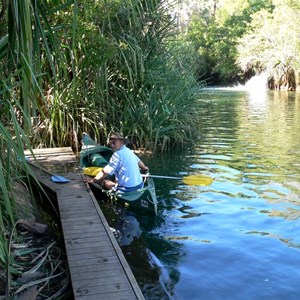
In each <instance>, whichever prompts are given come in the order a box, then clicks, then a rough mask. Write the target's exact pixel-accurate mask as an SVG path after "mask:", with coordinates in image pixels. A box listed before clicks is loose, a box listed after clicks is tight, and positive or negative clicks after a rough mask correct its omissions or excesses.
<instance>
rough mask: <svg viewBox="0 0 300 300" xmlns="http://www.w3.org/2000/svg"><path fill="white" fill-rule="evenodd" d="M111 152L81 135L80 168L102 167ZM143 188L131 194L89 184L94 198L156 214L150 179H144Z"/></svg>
mask: <svg viewBox="0 0 300 300" xmlns="http://www.w3.org/2000/svg"><path fill="white" fill-rule="evenodd" d="M112 154H113V151H112V149H111V148H108V147H105V146H101V145H99V144H97V143H96V142H95V141H94V140H93V139H92V138H91V137H90V136H89V135H88V134H87V133H84V134H83V138H82V149H81V152H80V156H79V160H80V166H81V168H83V169H84V168H86V167H104V166H105V165H106V164H107V163H108V161H109V159H110V157H111V156H112ZM144 180H145V182H144V187H143V188H141V189H137V190H135V191H132V192H122V191H111V190H110V191H108V190H105V189H103V188H102V187H101V186H100V185H99V184H94V183H93V184H91V188H92V191H93V192H94V194H95V196H96V197H99V198H100V197H110V198H115V199H117V200H118V201H120V202H122V203H125V204H127V205H129V206H132V207H135V208H139V209H142V210H144V211H147V212H151V213H154V214H157V198H156V191H155V186H154V182H153V179H152V178H149V177H146V178H145V179H144Z"/></svg>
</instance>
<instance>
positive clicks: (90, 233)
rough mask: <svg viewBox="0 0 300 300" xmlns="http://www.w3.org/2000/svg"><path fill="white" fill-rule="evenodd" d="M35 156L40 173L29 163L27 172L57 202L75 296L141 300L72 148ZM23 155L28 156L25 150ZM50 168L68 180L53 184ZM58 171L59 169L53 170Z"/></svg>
mask: <svg viewBox="0 0 300 300" xmlns="http://www.w3.org/2000/svg"><path fill="white" fill-rule="evenodd" d="M34 153H35V157H36V162H34V163H35V164H38V166H40V167H42V168H43V169H41V168H37V167H35V166H34V165H33V166H32V169H33V170H34V173H35V174H36V176H37V178H38V180H39V181H40V182H41V184H42V185H43V186H45V187H47V189H50V190H51V191H53V193H54V194H55V195H56V198H57V201H58V207H59V213H60V219H61V225H62V229H63V235H64V241H65V247H66V252H67V257H68V263H69V269H70V275H71V281H72V286H73V293H74V298H75V299H80V300H84V299H88V300H92V299H105V300H109V299H113V300H118V299H120V300H121V299H122V300H123V299H124V300H130V299H144V297H143V294H142V292H141V290H140V288H139V286H138V284H137V282H136V280H135V278H134V276H133V274H132V272H131V270H130V268H129V266H128V263H127V262H126V260H125V258H124V256H123V253H122V251H121V249H120V247H119V245H118V243H117V241H116V239H115V237H114V235H113V233H112V232H111V230H110V228H109V225H108V223H107V221H106V219H105V217H104V215H103V213H102V211H101V209H100V207H99V205H98V203H97V200H96V199H95V197H94V196H93V194H92V192H91V190H90V188H89V187H88V185H87V184H85V183H83V176H84V175H82V173H81V172H80V170H79V169H78V165H77V161H76V157H75V155H74V154H73V152H72V150H71V149H70V148H51V149H38V150H34ZM25 155H28V156H30V154H29V153H28V152H26V153H25ZM55 166H57V168H55ZM50 167H51V169H52V171H51V173H54V174H57V175H61V176H64V177H65V178H68V179H70V182H67V183H54V182H52V181H51V179H50V178H51V174H50V173H47V170H49V168H50ZM58 167H59V168H58ZM64 168H65V169H64ZM45 169H47V170H45ZM53 169H55V172H54V171H53ZM58 169H59V170H61V171H56V170H58ZM70 170H71V171H70Z"/></svg>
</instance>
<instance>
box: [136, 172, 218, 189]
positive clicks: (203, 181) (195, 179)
mask: <svg viewBox="0 0 300 300" xmlns="http://www.w3.org/2000/svg"><path fill="white" fill-rule="evenodd" d="M142 176H143V177H150V178H162V179H174V180H181V181H182V182H184V183H185V184H187V185H201V186H208V185H211V184H212V182H213V178H211V177H209V176H207V175H201V174H198V175H189V176H183V177H173V176H161V175H151V174H142Z"/></svg>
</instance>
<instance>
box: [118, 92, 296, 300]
mask: <svg viewBox="0 0 300 300" xmlns="http://www.w3.org/2000/svg"><path fill="white" fill-rule="evenodd" d="M199 103H200V108H199V119H200V121H201V127H202V129H201V131H200V132H199V139H198V140H197V141H195V143H194V145H193V146H192V147H190V148H189V149H186V150H185V151H177V152H176V153H172V154H168V155H156V156H155V157H152V158H147V157H145V158H144V161H145V162H146V163H147V164H148V165H149V166H150V170H151V173H152V174H160V175H168V176H178V175H183V176H184V175H189V174H198V173H201V174H206V175H209V176H211V177H213V178H214V182H213V184H212V185H210V186H208V187H199V186H187V185H184V184H183V183H182V182H180V181H171V180H166V179H156V181H155V182H156V187H157V194H158V198H159V201H160V205H159V215H158V216H157V217H155V218H153V217H149V216H141V215H140V214H139V213H134V212H130V211H127V212H126V211H125V212H123V214H124V215H123V217H124V218H123V220H125V221H124V223H122V226H121V227H122V230H123V232H122V235H123V238H124V236H126V237H127V238H126V243H123V247H122V248H123V251H124V253H125V255H126V257H127V259H128V261H129V263H130V265H131V267H132V269H133V271H134V273H135V275H136V277H137V280H138V282H139V284H140V286H141V288H142V290H143V293H144V295H145V298H146V299H151V300H153V299H187V300H193V299H195V300H196V299H197V300H198V299H205V300H210V299H213V300H215V299H230V300H235V299H259V300H260V299H264V300H268V299H270V300H276V299H278V300H282V299H289V300H293V299H295V300H296V299H300V289H299V282H300V272H299V266H300V235H299V230H300V220H299V217H300V171H299V167H300V95H299V94H296V93H286V92H281V93H279V92H269V91H263V92H259V93H258V92H257V93H250V92H248V91H238V90H230V89H224V90H222V89H211V90H206V91H204V92H203V94H202V95H201V99H199ZM133 227H134V228H135V229H134V230H133ZM137 228H138V230H137ZM119 229H120V227H119ZM122 230H121V231H122ZM121 244H122V242H121ZM145 260H147V262H145Z"/></svg>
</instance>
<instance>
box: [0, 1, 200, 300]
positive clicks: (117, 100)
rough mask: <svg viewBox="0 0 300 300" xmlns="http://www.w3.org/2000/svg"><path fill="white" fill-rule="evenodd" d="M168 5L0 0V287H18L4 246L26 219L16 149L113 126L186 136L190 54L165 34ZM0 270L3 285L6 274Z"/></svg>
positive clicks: (173, 138)
mask: <svg viewBox="0 0 300 300" xmlns="http://www.w3.org/2000/svg"><path fill="white" fill-rule="evenodd" d="M169 5H171V4H168V2H165V3H164V2H163V1H160V0H147V1H143V0H126V1H124V0H122V1H119V0H114V1H92V0H86V1H82V2H78V1H76V0H74V1H59V0H57V1H53V0H52V1H48V0H43V1H31V0H17V1H13V0H8V1H3V2H2V6H1V8H0V9H1V13H0V18H1V19H0V23H1V28H0V32H1V39H0V74H1V75H0V97H1V98H0V109H1V116H0V151H1V157H0V182H1V188H2V189H1V194H0V205H1V214H0V228H1V232H2V233H3V234H1V236H0V239H1V240H0V264H1V269H2V270H4V269H6V270H7V273H6V274H5V275H6V280H5V281H6V293H7V294H13V293H19V292H20V291H22V290H23V289H24V287H23V288H22V286H21V287H20V286H19V283H18V282H16V281H15V279H16V278H18V276H17V275H19V272H20V269H23V270H24V267H23V266H22V267H21V268H18V263H17V262H16V256H15V255H14V254H13V253H12V249H13V248H12V246H13V245H14V239H15V238H19V237H18V234H17V233H16V224H17V223H18V222H17V220H18V219H19V218H20V217H22V218H24V217H25V218H26V214H25V215H24V214H20V213H19V212H22V211H26V207H25V206H26V204H25V203H20V199H19V197H18V195H20V193H19V192H18V190H20V188H21V187H20V186H19V185H17V183H23V182H24V185H22V186H24V187H25V189H26V185H25V181H26V175H25V176H24V175H22V174H23V173H22V170H23V169H25V171H26V172H27V173H28V172H30V170H29V168H28V167H27V164H26V161H25V159H24V155H23V150H24V148H31V147H54V146H67V145H71V146H73V147H74V148H77V149H78V144H79V141H80V137H81V134H82V132H83V131H88V132H90V133H91V134H92V135H93V136H95V137H97V139H98V140H99V141H101V142H104V141H105V140H106V137H107V135H108V134H109V132H110V131H112V130H118V131H121V132H122V133H123V134H124V135H128V136H130V137H131V138H132V139H134V143H135V144H136V145H137V146H138V147H147V148H150V149H153V150H154V151H156V150H164V149H166V148H168V147H169V145H170V144H171V143H173V144H175V143H176V144H182V143H184V142H185V141H187V140H188V139H190V138H191V136H192V135H191V133H192V132H193V129H194V128H195V126H197V122H196V118H193V115H194V113H195V109H194V106H195V100H196V93H197V92H198V89H199V84H198V83H197V82H196V80H195V78H194V76H193V68H190V66H189V65H188V64H187V63H186V62H185V60H187V59H188V60H189V61H190V60H191V57H190V56H189V55H188V49H187V48H185V47H184V46H182V45H178V43H177V42H176V41H175V39H174V38H172V37H174V33H175V29H176V28H175V27H174V25H175V23H174V20H173V19H172V17H171V16H170V14H169V13H168V11H169V10H168V8H169ZM28 192H29V191H28ZM25 193H26V192H25ZM21 206H22V208H23V209H20V210H17V207H21ZM49 249H50V248H49ZM27 251H28V252H27ZM26 252H27V257H30V256H31V255H32V254H30V253H29V250H26ZM47 254H48V251H47ZM38 257H41V256H39V255H38ZM31 258H32V259H31V260H32V261H35V259H34V258H33V256H31ZM43 260H44V261H47V257H46V256H43ZM13 266H14V267H13ZM32 268H33V269H34V268H35V266H33V267H32ZM54 269H55V270H57V269H56V267H55V268H54ZM29 271H30V270H29ZM60 273H63V271H62V272H60ZM11 275H14V276H13V277H11ZM0 276H1V277H0V284H1V282H2V280H3V279H2V277H3V276H4V273H3V272H1V273H0ZM55 276H57V274H55ZM10 278H12V279H13V280H12V281H11V280H9V279H10ZM45 286H49V284H48V281H47V280H45V281H44V285H43V288H44V287H45ZM63 288H64V287H61V288H59V290H61V289H63ZM34 292H36V291H34ZM45 295H46V293H45Z"/></svg>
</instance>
